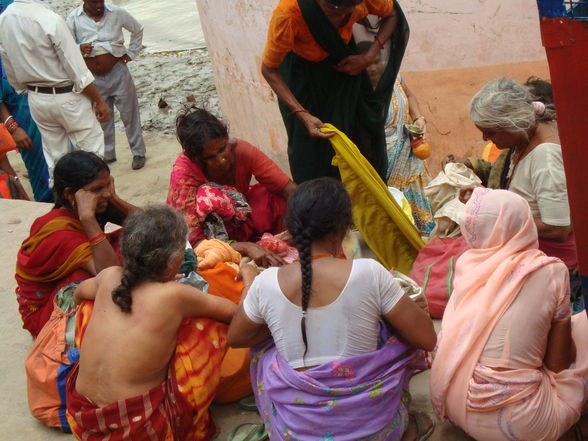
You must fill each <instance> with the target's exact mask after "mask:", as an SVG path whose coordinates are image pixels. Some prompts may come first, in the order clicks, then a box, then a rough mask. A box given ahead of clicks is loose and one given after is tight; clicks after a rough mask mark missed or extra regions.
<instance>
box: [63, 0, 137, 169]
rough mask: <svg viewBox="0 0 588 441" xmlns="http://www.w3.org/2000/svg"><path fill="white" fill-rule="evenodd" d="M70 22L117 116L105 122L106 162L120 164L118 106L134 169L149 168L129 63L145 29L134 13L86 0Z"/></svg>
mask: <svg viewBox="0 0 588 441" xmlns="http://www.w3.org/2000/svg"><path fill="white" fill-rule="evenodd" d="M66 23H67V25H68V27H69V30H70V31H71V33H72V34H73V36H74V39H75V40H76V42H77V43H78V44H79V45H80V50H81V52H82V54H83V55H84V59H85V61H86V65H87V66H88V68H89V69H90V71H91V72H92V73H93V74H94V76H95V78H96V79H95V81H94V84H95V85H96V87H97V88H98V91H99V92H100V93H101V94H102V96H103V97H104V99H105V100H106V103H107V104H108V105H109V107H110V110H111V111H113V116H112V118H110V119H109V120H108V121H107V122H105V123H102V130H104V159H105V160H106V161H107V162H113V161H116V151H115V147H114V142H115V134H114V105H116V108H117V109H118V111H119V113H120V117H121V119H122V121H123V124H124V126H125V131H126V134H127V139H128V141H129V146H130V147H131V152H132V154H133V165H132V167H133V170H137V169H140V168H142V167H143V166H144V165H145V141H144V140H143V133H142V131H141V115H140V113H139V101H138V99H137V93H136V91H135V84H134V83H133V78H132V77H131V74H130V72H129V69H128V68H127V66H126V64H127V63H128V62H129V61H131V60H132V59H133V58H135V56H136V55H137V53H138V52H139V50H140V49H141V42H142V41H143V26H142V25H141V23H139V22H138V21H137V20H135V19H134V18H133V17H132V16H131V14H129V13H128V12H127V11H125V10H124V9H122V8H119V7H118V6H113V5H110V4H104V0H84V3H83V4H82V5H81V6H79V7H77V8H76V9H74V10H73V11H71V12H70V13H69V15H68V16H67V19H66ZM123 29H126V30H127V31H129V32H130V33H131V41H130V44H129V48H128V49H127V48H126V47H125V44H124V43H125V41H124V35H123Z"/></svg>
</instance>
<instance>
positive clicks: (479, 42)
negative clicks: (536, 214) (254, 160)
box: [197, 0, 548, 172]
mask: <svg viewBox="0 0 588 441" xmlns="http://www.w3.org/2000/svg"><path fill="white" fill-rule="evenodd" d="M277 1H278V0H197V5H198V10H199V12H200V20H201V22H202V29H203V32H204V36H205V39H206V43H207V46H208V49H209V54H210V57H211V60H212V63H213V66H214V74H215V81H216V84H217V88H218V91H219V95H220V101H221V107H222V109H223V112H224V114H225V116H226V119H227V120H228V122H229V123H230V126H231V133H232V134H233V135H234V136H238V137H242V138H245V139H247V140H248V141H250V142H252V143H253V144H256V145H257V146H259V147H260V148H262V149H263V150H264V151H266V152H267V153H268V154H269V155H270V156H271V157H272V158H273V159H274V160H276V161H277V162H278V163H279V164H280V165H281V166H282V167H284V168H285V169H286V170H287V169H288V168H287V158H286V152H285V150H286V141H287V140H286V134H285V131H284V128H283V124H282V120H281V117H280V114H279V111H278V107H277V101H276V99H275V96H274V95H273V93H272V91H271V89H270V88H269V86H268V85H267V83H266V82H265V80H264V79H263V78H262V76H261V73H260V63H261V58H260V57H261V53H262V50H263V46H264V42H265V37H266V32H267V24H268V22H269V19H270V16H271V12H272V10H273V8H274V6H275V5H276V4H277ZM402 5H403V9H404V11H405V13H406V15H407V18H408V21H409V23H410V26H411V39H410V42H409V46H408V51H407V55H406V58H405V60H404V62H403V68H402V70H403V72H404V76H405V79H406V81H407V83H408V84H409V86H410V87H411V90H412V91H413V92H414V93H415V94H416V95H417V97H419V100H420V101H421V108H422V111H423V113H424V115H425V116H426V117H427V119H428V121H429V122H430V124H429V126H430V127H429V135H428V136H429V141H430V142H431V145H432V147H433V149H434V150H433V157H432V158H431V160H429V162H430V168H431V169H432V171H433V172H436V171H437V170H438V163H439V160H440V159H441V158H442V157H443V156H444V155H445V154H447V153H449V152H453V153H458V154H465V153H474V154H475V153H478V150H480V151H481V140H480V136H479V134H478V133H477V131H476V130H475V128H474V127H473V125H472V124H471V123H470V122H469V119H468V116H467V103H468V101H469V99H470V98H471V96H472V95H473V94H474V93H475V92H476V91H477V90H478V89H479V88H480V87H481V86H482V85H483V84H484V83H485V82H486V81H488V80H490V79H493V78H495V77H497V76H502V75H507V76H512V77H513V78H515V79H517V80H521V81H523V80H525V79H526V78H527V77H528V76H530V75H539V76H541V77H547V76H548V70H547V64H546V62H545V53H544V51H543V48H542V46H541V38H540V35H539V25H538V13H537V7H536V2H535V0H499V1H498V2H497V1H490V0H445V1H443V2H440V1H439V0H404V1H403V2H402Z"/></svg>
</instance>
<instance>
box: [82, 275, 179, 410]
mask: <svg viewBox="0 0 588 441" xmlns="http://www.w3.org/2000/svg"><path fill="white" fill-rule="evenodd" d="M121 272H122V268H120V267H112V268H109V269H107V270H105V271H103V272H102V273H101V274H100V275H99V276H98V277H97V278H96V284H95V287H96V289H97V293H96V300H95V303H94V308H93V311H92V316H91V319H90V322H89V324H88V327H87V329H86V332H85V334H84V338H83V341H82V344H81V347H80V370H79V374H78V379H77V383H76V388H77V390H78V391H79V392H80V393H81V394H83V395H86V396H87V397H89V398H90V399H92V401H94V402H95V403H96V404H98V405H107V404H110V403H112V402H114V401H118V400H120V399H125V398H128V397H132V396H135V395H139V394H141V393H143V392H145V391H146V390H150V389H152V388H153V387H155V386H157V385H159V384H161V383H162V382H163V380H164V379H165V377H166V374H167V368H168V364H169V361H170V359H171V356H172V354H173V351H174V350H175V342H176V336H177V329H178V326H179V324H180V322H181V319H182V317H181V316H180V315H179V314H172V313H171V312H173V311H170V310H169V308H165V303H166V302H165V298H166V297H168V296H167V294H168V292H169V290H170V288H171V286H170V285H175V284H174V283H165V284H164V283H153V282H148V283H144V284H141V285H139V286H137V287H135V288H134V289H133V308H132V311H131V312H130V313H125V312H122V311H121V310H120V307H119V306H118V305H116V304H115V303H114V302H113V301H112V291H113V290H114V289H115V288H116V287H118V286H119V284H120V280H121Z"/></svg>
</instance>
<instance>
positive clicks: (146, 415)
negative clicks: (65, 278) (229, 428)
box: [67, 206, 236, 441]
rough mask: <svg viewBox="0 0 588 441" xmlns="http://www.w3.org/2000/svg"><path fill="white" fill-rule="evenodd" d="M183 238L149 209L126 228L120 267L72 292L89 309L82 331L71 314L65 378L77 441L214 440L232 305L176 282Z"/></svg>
mask: <svg viewBox="0 0 588 441" xmlns="http://www.w3.org/2000/svg"><path fill="white" fill-rule="evenodd" d="M187 232H188V230H187V227H186V224H185V222H184V220H183V219H182V218H181V216H180V215H179V214H178V213H177V212H175V210H173V209H172V208H170V207H167V206H160V207H150V208H146V209H145V210H144V211H141V212H139V213H137V214H135V215H133V216H131V217H130V218H129V219H128V221H127V222H126V224H125V229H124V232H123V238H122V254H123V257H124V267H122V268H121V267H120V266H116V267H111V268H107V269H105V270H104V271H102V272H100V273H99V274H98V275H97V276H96V277H95V278H92V279H89V280H86V281H84V282H82V284H80V286H79V287H78V289H77V290H76V292H75V299H76V302H78V303H79V302H80V301H82V300H93V301H94V307H93V311H92V312H91V316H90V319H89V321H87V322H86V323H87V326H86V327H85V328H84V327H81V326H80V321H81V320H80V316H78V331H79V334H81V335H77V336H76V337H77V338H81V344H80V348H79V351H80V359H79V363H78V365H76V366H74V368H73V369H72V372H71V374H70V376H69V377H68V380H67V381H68V383H67V410H68V421H69V423H70V426H71V429H72V432H73V434H74V436H75V437H76V439H78V440H84V441H97V440H103V439H111V440H154V441H158V440H160V441H164V440H178V441H179V440H192V441H200V440H209V439H211V438H212V437H213V436H214V435H215V434H216V428H215V425H214V422H213V420H212V418H211V416H210V414H209V411H208V407H209V405H210V403H211V402H212V400H213V398H214V395H215V393H216V388H217V386H218V383H219V381H220V375H221V369H220V367H221V362H222V359H223V356H224V354H225V348H226V325H224V324H223V323H220V322H224V323H228V322H229V321H230V320H231V318H232V316H233V314H234V312H235V309H236V306H235V304H234V303H232V302H230V301H229V300H227V299H224V298H220V297H217V296H214V295H210V294H205V293H203V292H202V291H199V290H198V289H196V288H193V287H191V286H188V285H183V284H180V283H177V282H175V278H176V274H177V273H178V271H179V269H180V266H181V264H182V261H183V259H184V248H185V245H186V236H187ZM85 307H86V304H83V305H82V309H83V308H85ZM78 314H79V313H78ZM188 318H189V320H185V319H188Z"/></svg>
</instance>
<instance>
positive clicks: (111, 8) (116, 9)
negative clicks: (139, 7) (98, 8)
mask: <svg viewBox="0 0 588 441" xmlns="http://www.w3.org/2000/svg"><path fill="white" fill-rule="evenodd" d="M104 8H105V9H106V10H107V11H108V12H110V13H112V14H114V15H131V13H130V12H129V11H127V10H126V9H125V8H122V7H120V6H118V5H113V4H112V3H105V4H104Z"/></svg>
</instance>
